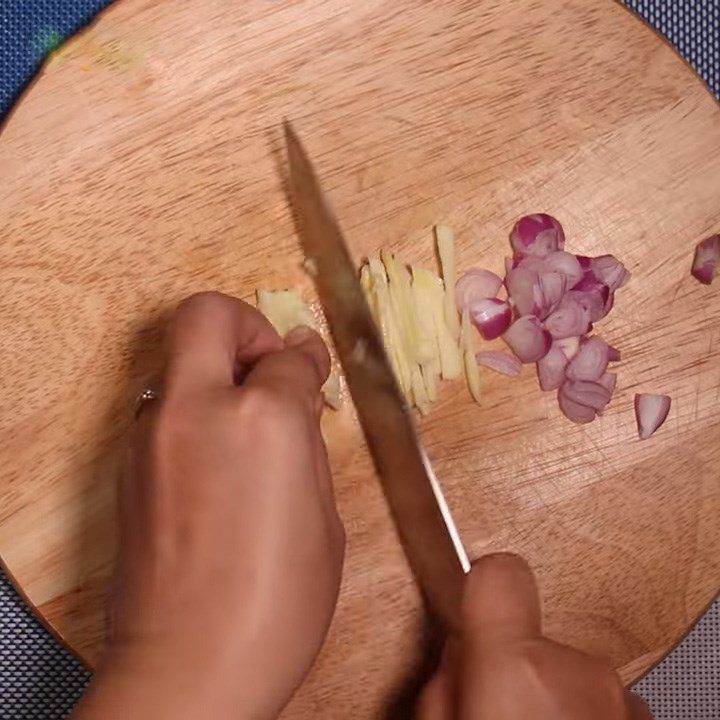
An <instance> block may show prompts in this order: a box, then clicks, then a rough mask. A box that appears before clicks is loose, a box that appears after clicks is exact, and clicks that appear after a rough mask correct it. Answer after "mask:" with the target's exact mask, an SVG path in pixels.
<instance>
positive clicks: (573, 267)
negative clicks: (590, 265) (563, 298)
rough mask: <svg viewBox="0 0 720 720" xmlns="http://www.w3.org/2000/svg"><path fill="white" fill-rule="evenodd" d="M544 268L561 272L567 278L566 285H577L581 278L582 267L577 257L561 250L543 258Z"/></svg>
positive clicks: (582, 273)
mask: <svg viewBox="0 0 720 720" xmlns="http://www.w3.org/2000/svg"><path fill="white" fill-rule="evenodd" d="M544 265H545V268H546V269H547V270H548V271H550V272H555V273H561V274H562V275H565V276H566V277H567V279H568V287H573V286H575V285H577V283H579V282H580V281H581V280H582V279H583V275H584V272H583V269H582V267H581V266H580V263H579V262H578V259H577V258H576V257H575V256H574V255H572V254H570V253H568V252H564V251H563V250H558V251H557V252H554V253H551V254H550V255H548V256H547V257H546V258H545V259H544Z"/></svg>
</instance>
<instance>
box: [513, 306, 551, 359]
mask: <svg viewBox="0 0 720 720" xmlns="http://www.w3.org/2000/svg"><path fill="white" fill-rule="evenodd" d="M503 340H504V341H505V342H506V343H507V345H508V347H509V348H510V349H511V350H512V351H513V352H514V353H515V355H516V356H517V358H518V360H520V362H522V363H534V362H537V361H538V360H540V359H541V358H543V357H545V355H547V354H548V351H549V350H550V346H551V345H552V337H551V336H550V333H549V332H548V331H547V330H545V329H544V328H543V327H542V325H541V324H540V321H539V320H538V319H537V318H536V317H535V316H534V315H525V316H523V317H521V318H518V319H517V320H516V321H515V322H514V323H513V324H512V325H511V326H510V327H509V329H508V331H507V332H506V333H505V334H504V335H503Z"/></svg>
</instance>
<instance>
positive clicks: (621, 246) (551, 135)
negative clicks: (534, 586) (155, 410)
mask: <svg viewBox="0 0 720 720" xmlns="http://www.w3.org/2000/svg"><path fill="white" fill-rule="evenodd" d="M284 117H287V118H290V119H291V120H292V121H293V123H294V124H295V126H296V128H297V130H298V132H299V134H300V135H301V137H302V138H303V140H304V141H305V143H306V145H307V148H308V150H309V152H310V154H311V156H312V157H313V159H314V160H315V162H316V164H317V167H318V170H319V172H320V174H321V175H322V178H323V182H324V184H325V186H326V188H327V190H328V193H329V195H330V197H331V199H332V202H333V203H334V205H335V208H336V211H337V214H338V216H339V218H340V220H341V223H342V225H343V226H344V229H345V231H346V234H347V237H348V241H349V242H350V243H351V245H352V249H353V252H354V253H355V255H356V258H357V259H358V260H359V259H360V258H361V257H362V256H364V255H366V254H369V253H372V252H375V251H377V250H378V249H379V248H380V247H388V248H392V249H393V250H395V251H396V252H397V253H398V254H399V256H400V257H401V258H402V259H404V260H405V261H407V262H421V263H426V264H432V263H433V262H434V261H433V257H432V253H433V250H432V239H431V232H430V229H431V227H432V225H433V224H434V223H436V222H446V223H449V224H451V225H453V226H454V227H455V230H456V233H457V236H458V255H459V258H458V263H459V267H460V269H462V268H467V267H470V266H473V265H480V266H485V267H488V268H490V269H493V270H496V271H500V270H501V268H502V266H503V256H504V255H505V254H506V253H507V233H508V230H509V229H510V227H511V226H512V224H513V222H514V220H515V219H516V218H517V216H519V215H521V214H523V213H525V212H528V211H546V212H550V213H552V214H554V215H556V216H557V217H559V218H560V219H561V220H562V221H563V223H564V225H565V227H566V231H567V234H568V247H569V248H570V249H571V250H573V251H574V252H578V253H583V254H602V253H614V254H615V255H617V256H618V257H620V258H621V259H622V260H623V261H624V262H625V263H626V264H627V266H628V267H629V268H630V270H631V271H632V273H633V279H632V282H631V283H630V284H629V286H628V287H627V288H625V289H623V290H622V291H621V292H620V293H618V297H617V304H616V308H615V311H614V313H613V314H612V315H611V317H610V318H608V319H607V320H605V321H603V322H602V323H601V324H600V325H599V327H598V330H599V331H600V332H601V333H602V334H603V336H604V337H606V338H607V339H608V340H609V341H610V342H611V343H612V344H613V345H615V346H617V347H619V348H620V349H621V350H622V354H623V361H622V363H621V364H620V365H619V370H618V371H619V391H618V392H617V394H616V396H615V398H614V400H613V403H612V406H611V407H610V409H609V410H608V412H607V413H606V414H605V416H604V417H603V418H601V419H600V420H598V421H597V422H595V423H593V424H592V425H589V426H584V427H579V426H575V425H573V424H571V423H570V422H569V421H567V420H565V419H564V418H563V417H562V416H561V415H560V412H559V410H558V408H557V403H556V399H555V397H554V394H552V393H549V394H544V393H541V392H540V391H539V389H538V387H537V383H536V380H535V376H534V368H532V367H526V368H525V370H524V373H523V377H522V379H521V380H517V381H513V380H510V379H508V378H504V377H501V376H499V375H493V374H491V373H490V372H489V371H488V372H486V373H484V374H483V376H482V383H483V395H484V400H483V403H482V406H481V407H479V408H478V407H477V406H474V405H473V404H472V403H471V402H470V400H469V396H468V393H467V390H466V388H465V387H464V385H463V383H460V382H458V383H447V384H445V385H444V387H443V390H442V394H441V399H440V401H439V402H438V403H437V404H436V406H435V408H434V412H433V414H432V415H431V416H430V417H429V418H427V419H425V420H423V421H422V422H421V433H422V437H423V440H424V442H425V444H426V446H427V449H428V452H429V454H430V456H431V459H432V461H433V463H434V465H435V467H436V470H437V472H438V475H439V477H440V478H441V480H442V482H443V484H444V486H445V488H446V491H447V495H448V500H449V503H450V506H451V508H452V510H453V512H454V514H455V517H456V520H457V522H458V525H459V527H460V530H461V533H462V535H463V538H464V540H465V543H466V545H467V546H468V549H469V552H470V554H471V556H473V557H477V556H479V555H481V554H483V553H486V552H488V551H493V550H498V549H507V550H513V551H517V552H520V553H522V554H523V555H525V556H526V557H527V558H528V560H529V561H530V563H531V564H532V566H533V568H534V570H535V571H536V573H537V575H538V578H539V583H540V586H541V589H542V592H543V597H544V610H545V617H546V627H547V630H548V632H549V633H550V635H551V636H552V637H554V638H556V639H558V640H560V641H563V642H567V643H570V644H572V645H574V646H576V647H578V648H582V649H584V650H587V651H590V652H593V653H599V654H602V655H605V656H607V657H609V658H610V660H611V661H612V663H613V664H614V665H615V666H616V667H618V668H620V669H621V671H622V674H623V677H624V679H625V680H627V681H630V680H632V679H634V678H636V677H638V675H639V674H640V673H642V672H643V671H645V670H646V669H647V668H648V667H650V666H651V665H652V664H653V663H654V662H656V661H657V660H658V659H659V658H660V657H661V656H663V654H664V653H666V652H667V651H668V650H669V649H670V648H671V647H672V646H673V644H674V643H676V642H677V641H678V639H679V638H680V637H681V636H682V635H683V633H684V632H685V631H686V630H687V628H688V627H689V625H690V624H691V623H692V622H693V621H694V620H695V619H696V618H697V616H698V615H699V614H700V613H701V612H702V610H703V608H705V607H706V606H707V604H708V603H709V602H710V601H711V599H712V598H713V596H714V595H715V593H716V591H717V589H718V586H719V585H720V489H719V488H720V485H719V483H718V467H719V465H718V462H719V461H720V411H719V410H718V399H719V398H720V337H718V335H719V333H720V286H719V285H718V284H717V283H716V285H715V286H713V287H709V288H708V287H705V286H701V285H700V284H698V283H697V282H695V281H694V280H693V279H692V278H691V277H690V274H689V268H690V264H691V260H692V253H693V249H694V245H695V243H696V242H697V241H698V240H699V239H701V238H702V237H703V236H704V235H706V234H708V233H709V232H710V231H713V230H714V231H717V230H718V229H719V228H720V203H718V191H720V112H719V110H718V106H717V105H716V103H715V102H714V101H713V99H712V98H711V96H710V95H709V93H708V92H707V91H706V90H705V88H704V87H703V86H702V84H701V82H700V81H699V80H698V79H697V78H696V77H695V76H694V74H693V73H692V71H691V70H690V69H689V68H688V67H687V66H686V65H685V64H684V63H683V62H682V61H681V60H680V59H679V58H678V57H677V56H676V55H675V53H674V52H673V51H672V50H671V49H670V48H669V47H668V46H666V45H665V44H664V43H663V42H662V41H661V40H660V39H659V38H658V37H657V36H655V35H654V34H653V33H652V32H651V31H650V30H649V29H648V28H646V27H645V26H643V25H642V24H641V23H640V22H639V21H638V20H636V19H635V18H634V17H632V16H631V15H630V14H629V13H628V12H627V11H625V10H624V9H623V8H621V7H620V6H618V5H616V4H614V3H612V2H609V1H605V2H599V3H588V2H586V0H562V1H561V0H546V1H545V2H536V1H535V0H485V1H484V2H472V1H468V0H447V1H446V2H423V1H421V0H400V1H398V2H387V1H386V0H366V2H346V1H344V0H294V1H291V0H279V1H277V2H266V1H265V0H248V1H247V2H243V3H228V2H226V1H225V0H186V1H185V2H183V3H171V2H157V0H122V1H121V2H118V3H117V4H116V5H114V6H113V7H112V8H111V9H110V10H108V11H107V12H106V13H105V14H104V15H102V17H101V18H100V19H99V20H98V21H97V23H96V24H95V25H94V26H93V27H91V28H90V29H89V30H87V31H86V32H85V33H84V34H83V35H82V36H80V37H79V38H77V39H75V40H74V41H72V42H71V43H70V44H69V45H67V46H66V47H64V48H62V49H61V50H60V51H59V52H58V53H57V54H56V55H55V56H54V57H53V58H52V59H51V60H50V61H49V63H48V65H47V67H46V68H45V71H44V73H43V75H42V77H40V79H39V80H38V81H37V82H36V83H35V84H34V86H33V87H32V88H31V89H30V90H29V91H28V93H27V95H26V97H25V98H24V99H23V100H22V102H21V103H20V104H19V106H18V107H17V108H16V110H15V111H14V112H13V114H12V116H11V117H10V119H9V121H8V123H7V125H6V127H5V128H4V129H3V131H2V135H1V136H0V174H1V176H2V185H1V187H0V215H1V216H2V218H3V228H2V231H1V235H2V243H1V245H0V283H1V285H2V288H3V292H2V295H1V296H0V318H2V330H1V333H2V334H1V339H0V367H1V368H2V374H1V375H0V432H2V436H1V437H2V443H1V448H0V553H1V554H2V558H3V561H4V563H5V564H6V566H7V568H8V570H9V572H10V573H11V574H12V576H13V577H14V579H15V581H16V583H17V585H18V586H19V587H20V588H21V590H22V591H23V592H24V594H25V595H26V596H27V598H28V599H29V601H30V602H31V603H32V604H33V605H34V606H35V607H36V608H37V609H38V611H39V613H40V614H41V615H42V617H43V618H45V620H46V621H47V622H48V624H49V625H50V626H51V627H52V628H53V629H54V630H55V631H56V632H57V633H58V634H59V635H60V636H61V637H62V638H63V639H64V640H65V641H66V642H67V643H68V644H69V645H70V646H71V647H72V648H73V649H74V650H76V651H77V652H78V654H79V655H81V656H82V657H83V658H85V659H86V660H87V661H88V662H89V663H90V664H92V663H94V662H95V661H96V660H97V658H98V656H99V653H100V652H101V650H102V645H103V639H104V637H105V633H106V614H105V610H104V607H105V605H104V599H105V594H106V592H107V589H108V584H109V583H108V579H109V577H110V575H111V570H112V562H113V554H114V543H115V540H114V533H115V527H114V515H115V513H114V499H115V485H116V480H117V477H118V467H119V463H118V460H119V458H120V456H121V453H122V438H123V433H124V430H125V428H126V427H127V425H128V423H129V422H130V420H131V414H132V412H131V405H132V398H133V397H134V395H135V393H136V392H137V390H138V389H140V388H141V387H142V386H143V385H145V384H146V383H147V382H148V380H149V379H150V378H152V377H153V376H154V374H155V373H156V371H157V369H158V367H159V347H160V338H161V335H162V328H163V324H164V322H165V320H166V318H167V315H168V313H169V312H170V311H171V310H172V308H173V307H174V305H175V304H176V303H177V302H178V300H179V299H180V298H182V297H183V296H185V295H187V294H189V293H192V292H194V291H197V290H202V289H209V288H214V289H219V290H222V291H224V292H228V293H231V294H235V295H238V296H240V297H243V298H251V297H252V296H253V292H254V290H255V288H258V287H264V288H282V287H296V288H299V289H300V290H302V292H303V293H304V294H306V296H307V297H308V298H312V288H311V283H310V281H309V280H308V278H306V277H305V276H304V274H303V273H302V271H301V270H300V259H301V258H300V252H299V249H298V246H297V241H296V239H295V237H294V235H293V230H292V224H291V218H290V214H289V210H288V207H287V205H286V202H285V198H284V195H283V192H282V188H281V182H280V179H279V176H278V169H277V155H276V152H277V149H278V138H279V131H278V127H279V123H280V121H281V120H282V118H284ZM637 391H647V392H661V393H667V394H669V395H671V396H672V398H673V407H672V410H671V414H670V417H669V418H668V421H667V423H666V424H665V426H663V428H662V429H661V430H660V431H659V432H658V433H657V435H656V436H654V437H653V438H652V439H650V440H648V441H645V442H640V441H638V440H637V437H636V431H635V423H634V418H633V410H632V399H633V395H634V393H635V392H637ZM324 429H325V432H326V436H327V439H328V444H329V449H330V455H331V460H332V465H333V468H334V477H335V483H336V487H337V495H338V501H339V505H340V510H341V514H342V516H343V518H344V521H345V524H346V526H347V529H348V555H347V563H346V568H345V575H344V584H343V590H342V594H341V599H340V604H339V608H338V612H337V615H336V619H335V622H334V625H333V628H332V631H331V634H330V638H329V640H328V643H327V645H326V647H325V649H324V651H323V653H322V655H321V657H320V659H319V661H318V663H317V666H316V668H315V670H314V671H313V673H312V676H311V678H310V679H309V681H308V683H307V684H306V686H305V687H304V688H303V690H302V691H301V692H300V694H299V695H298V697H297V698H296V700H295V701H294V702H293V704H292V705H291V707H290V708H289V709H288V710H287V714H286V717H288V718H310V717H312V718H333V719H336V718H338V717H343V718H351V717H352V718H375V717H383V716H384V715H387V716H390V715H391V714H392V711H391V710H389V708H391V707H392V706H393V705H392V704H393V699H394V698H396V697H397V695H398V693H399V692H400V690H401V689H402V688H403V687H404V683H405V681H406V679H407V677H408V676H409V675H411V674H412V671H413V667H414V663H415V662H416V661H417V657H418V653H419V647H418V639H419V632H420V627H421V625H422V618H421V614H420V609H419V602H418V596H417V591H416V589H415V585H414V583H413V580H412V578H411V576H410V574H409V572H408V569H407V567H406V564H405V561H404V558H403V555H402V553H401V551H400V549H399V547H398V543H397V540H396V536H395V534H394V530H393V527H392V525H391V523H390V520H389V517H388V513H387V510H386V507H385V504H384V501H383V498H382V494H381V491H380V489H379V486H378V483H377V481H376V479H375V478H374V476H373V473H372V470H371V466H370V463H369V459H368V455H367V452H366V450H365V447H364V443H363V442H362V436H361V433H360V431H359V429H358V426H357V424H356V422H355V420H354V418H353V415H352V412H351V409H350V408H346V409H345V410H343V411H341V412H339V413H337V414H326V417H325V418H324ZM238 552H242V548H238ZM207 591H208V592H213V591H214V589H213V588H212V587H208V589H207Z"/></svg>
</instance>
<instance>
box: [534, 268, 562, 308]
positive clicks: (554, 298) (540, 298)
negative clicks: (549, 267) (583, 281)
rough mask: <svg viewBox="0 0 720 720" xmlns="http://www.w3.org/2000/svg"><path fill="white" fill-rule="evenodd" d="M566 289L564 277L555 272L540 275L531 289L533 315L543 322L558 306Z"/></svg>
mask: <svg viewBox="0 0 720 720" xmlns="http://www.w3.org/2000/svg"><path fill="white" fill-rule="evenodd" d="M567 289H568V281H567V277H566V276H565V275H562V274H560V273H556V272H544V273H541V274H540V275H539V276H538V281H537V283H536V284H535V287H534V288H533V292H534V297H535V307H534V308H533V312H534V314H535V315H537V316H538V317H539V318H540V319H541V320H544V319H545V318H546V317H547V316H548V315H549V314H550V313H551V312H552V311H553V310H555V308H557V306H558V305H559V304H560V301H561V300H562V299H563V296H564V295H565V293H566V292H567Z"/></svg>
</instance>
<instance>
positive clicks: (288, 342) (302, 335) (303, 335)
mask: <svg viewBox="0 0 720 720" xmlns="http://www.w3.org/2000/svg"><path fill="white" fill-rule="evenodd" d="M315 334H316V333H315V331H314V330H313V329H312V328H310V327H308V326H307V325H299V326H298V327H296V328H293V329H292V330H291V331H290V332H289V333H288V334H287V335H286V336H285V347H297V346H298V345H302V344H303V343H305V342H307V341H308V340H309V339H310V338H311V337H312V336H313V335H315Z"/></svg>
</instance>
